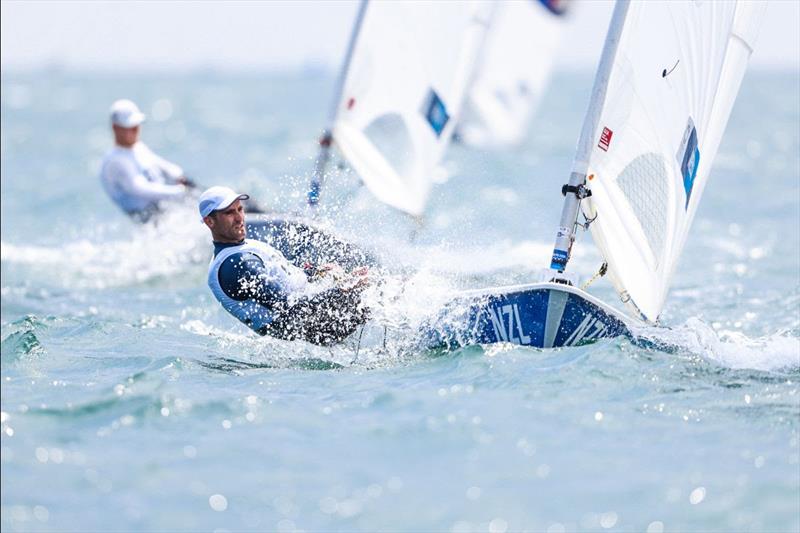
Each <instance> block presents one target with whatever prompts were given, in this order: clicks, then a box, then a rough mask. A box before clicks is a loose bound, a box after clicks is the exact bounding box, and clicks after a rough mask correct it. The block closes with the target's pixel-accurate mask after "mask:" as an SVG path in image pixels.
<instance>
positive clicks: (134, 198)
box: [100, 100, 193, 222]
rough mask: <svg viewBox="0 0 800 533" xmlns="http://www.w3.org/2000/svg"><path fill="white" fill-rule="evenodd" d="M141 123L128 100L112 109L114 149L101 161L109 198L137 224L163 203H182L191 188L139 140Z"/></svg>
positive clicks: (171, 165) (178, 169)
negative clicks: (179, 201)
mask: <svg viewBox="0 0 800 533" xmlns="http://www.w3.org/2000/svg"><path fill="white" fill-rule="evenodd" d="M144 119H145V115H144V113H142V112H141V111H140V110H139V108H138V107H137V105H136V104H135V103H133V102H132V101H130V100H117V101H116V102H114V103H113V104H112V105H111V128H112V130H113V131H114V147H113V148H112V149H111V150H109V151H108V153H106V155H105V157H104V158H103V165H102V168H101V171H100V181H101V183H102V184H103V188H104V189H105V191H106V193H108V196H109V197H111V199H112V200H113V201H114V203H116V204H117V205H118V206H119V207H120V208H121V209H122V210H123V211H125V212H126V213H127V214H128V215H130V216H131V217H132V218H133V219H134V220H137V221H139V222H146V221H148V220H149V219H150V218H151V217H152V216H153V215H155V214H157V213H159V212H160V211H161V210H162V209H163V205H164V203H165V202H168V201H175V200H182V199H185V198H186V197H187V193H188V190H189V187H190V186H191V185H193V184H192V182H191V181H190V180H189V179H187V178H186V176H184V174H183V169H181V167H179V166H178V165H176V164H175V163H171V162H169V161H167V160H166V159H163V158H161V157H159V156H158V155H156V154H155V153H153V151H152V150H150V148H148V147H147V145H145V144H144V143H143V142H141V141H140V140H139V127H140V125H141V124H142V122H143V121H144Z"/></svg>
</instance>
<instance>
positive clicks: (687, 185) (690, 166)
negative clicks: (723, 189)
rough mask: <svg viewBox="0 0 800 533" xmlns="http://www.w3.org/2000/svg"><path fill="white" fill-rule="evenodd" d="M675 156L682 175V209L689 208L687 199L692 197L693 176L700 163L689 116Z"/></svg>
mask: <svg viewBox="0 0 800 533" xmlns="http://www.w3.org/2000/svg"><path fill="white" fill-rule="evenodd" d="M676 157H677V159H678V163H679V164H680V166H681V174H682V175H683V190H684V191H686V205H685V206H684V209H689V199H690V198H691V197H692V188H694V178H695V176H696V175H697V167H698V165H699V164H700V150H699V149H698V148H697V128H695V126H694V121H693V120H692V117H689V122H688V124H686V129H685V130H684V131H683V138H682V139H681V144H680V148H678V153H677V154H676Z"/></svg>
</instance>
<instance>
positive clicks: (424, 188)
mask: <svg viewBox="0 0 800 533" xmlns="http://www.w3.org/2000/svg"><path fill="white" fill-rule="evenodd" d="M489 11H490V9H489V3H488V2H484V1H466V2H440V1H427V2H426V1H403V2H371V3H370V4H369V5H368V6H367V9H366V13H365V14H364V19H363V22H362V26H361V30H360V33H359V35H358V39H357V42H356V46H355V50H354V51H353V56H352V59H351V62H350V66H349V69H348V72H347V78H346V80H345V82H344V88H343V91H342V97H341V100H340V102H339V107H338V111H337V115H336V120H335V122H334V127H333V139H334V142H335V143H336V145H337V146H338V147H339V149H340V150H341V152H342V153H343V155H344V156H345V158H346V159H347V160H348V162H349V163H350V165H351V166H352V167H353V169H354V170H355V171H356V172H357V173H358V175H359V176H360V177H361V179H362V180H363V182H364V184H365V185H366V186H367V187H368V188H369V190H370V191H371V192H372V193H373V194H374V195H375V196H376V197H377V198H378V199H379V200H381V201H382V202H384V203H386V204H388V205H390V206H392V207H395V208H397V209H400V210H402V211H405V212H407V213H410V214H412V215H421V214H422V212H423V210H424V207H425V204H426V201H427V199H428V195H429V192H430V188H431V184H432V181H433V179H434V177H435V176H436V174H437V172H440V170H439V162H440V161H441V159H442V156H443V153H444V150H445V148H446V147H447V145H448V144H449V142H450V138H451V137H452V133H453V128H454V127H455V124H456V122H457V121H458V117H459V113H460V111H461V108H462V107H463V104H464V100H465V93H466V90H467V87H468V84H469V81H470V80H471V78H472V74H473V72H474V68H475V61H476V57H477V51H478V46H479V44H480V43H481V41H482V35H483V33H484V31H485V26H486V19H487V18H488V14H489Z"/></svg>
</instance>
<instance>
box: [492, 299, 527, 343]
mask: <svg viewBox="0 0 800 533" xmlns="http://www.w3.org/2000/svg"><path fill="white" fill-rule="evenodd" d="M488 311H489V318H490V319H491V322H492V328H493V329H494V335H495V338H496V339H497V340H498V341H501V340H502V341H505V342H513V343H515V344H530V343H531V337H530V335H526V334H525V331H523V329H522V319H521V318H520V315H519V306H518V305H517V304H508V305H504V306H498V307H489V308H488Z"/></svg>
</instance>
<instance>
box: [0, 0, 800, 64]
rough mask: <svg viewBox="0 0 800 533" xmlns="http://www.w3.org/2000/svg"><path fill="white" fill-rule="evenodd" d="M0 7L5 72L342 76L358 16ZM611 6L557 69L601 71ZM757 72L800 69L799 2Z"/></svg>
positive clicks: (774, 32)
mask: <svg viewBox="0 0 800 533" xmlns="http://www.w3.org/2000/svg"><path fill="white" fill-rule="evenodd" d="M711 1H725V0H711ZM0 5H1V6H2V13H0V15H1V17H0V25H1V26H2V28H1V29H2V31H0V40H1V41H2V42H1V43H0V44H1V45H2V46H0V54H1V55H2V57H1V59H2V66H3V70H6V69H7V68H12V69H14V68H36V67H41V66H44V65H58V66H62V67H67V68H79V69H103V70H107V69H123V70H130V69H141V68H147V69H151V68H157V69H193V68H199V67H212V68H221V69H236V70H241V69H247V70H256V69H274V68H296V67H302V66H307V65H315V66H330V67H334V66H336V65H338V64H339V62H340V60H341V57H342V54H343V52H344V48H345V45H346V42H347V39H348V36H349V33H350V28H351V26H352V23H353V18H354V16H355V12H356V7H357V3H356V2H355V1H344V0H317V1H310V0H309V1H293V2H292V1H277V0H274V1H263V2H257V1H240V2H230V1H229V2H222V1H185V2H176V1H159V2H157V1H143V2H133V1H130V2H126V1H115V2H101V1H83V2H76V1H64V0H58V1H43V0H27V1H16V0H13V1H12V0H2V2H1V4H0ZM612 5H613V4H612V3H611V2H607V1H605V0H575V5H574V6H573V8H574V9H573V10H572V16H571V17H570V20H569V22H568V29H567V31H566V34H565V36H564V39H565V40H564V43H565V44H566V46H564V47H563V50H564V52H563V57H562V58H560V60H559V61H558V62H557V64H559V65H560V66H561V67H562V68H593V67H594V65H595V63H596V61H597V58H598V56H599V52H600V48H601V47H602V42H603V38H604V36H605V31H606V27H607V24H608V20H609V18H610V16H611V9H612ZM569 43H572V44H569ZM751 64H752V65H753V66H754V67H781V68H793V69H797V70H800V0H771V2H770V4H769V6H768V8H767V12H766V16H765V20H764V23H763V26H762V28H761V33H760V36H759V41H758V43H757V46H756V50H755V52H754V54H753V57H752V63H751Z"/></svg>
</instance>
